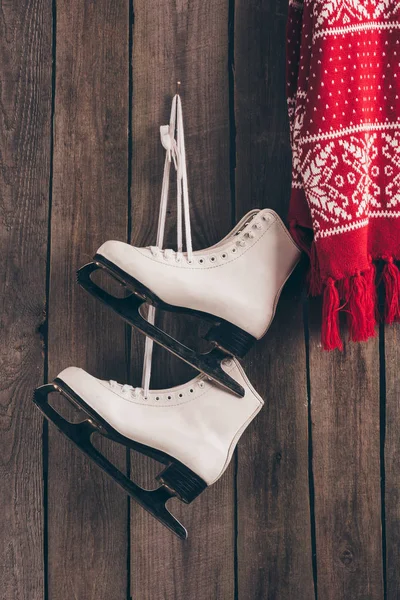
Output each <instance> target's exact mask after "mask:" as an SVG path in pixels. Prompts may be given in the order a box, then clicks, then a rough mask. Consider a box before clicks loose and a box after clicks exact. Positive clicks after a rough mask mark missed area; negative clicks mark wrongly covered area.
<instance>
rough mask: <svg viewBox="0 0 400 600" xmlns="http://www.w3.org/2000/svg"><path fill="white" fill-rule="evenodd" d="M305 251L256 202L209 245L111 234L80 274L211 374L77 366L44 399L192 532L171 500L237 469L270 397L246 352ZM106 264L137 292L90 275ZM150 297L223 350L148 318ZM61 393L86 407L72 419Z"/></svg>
mask: <svg viewBox="0 0 400 600" xmlns="http://www.w3.org/2000/svg"><path fill="white" fill-rule="evenodd" d="M299 258H300V251H299V249H298V248H297V246H296V245H295V244H294V242H293V240H292V238H291V237H290V235H289V233H288V231H287V230H286V228H285V226H284V225H283V223H282V221H281V220H280V218H279V217H278V215H277V214H276V213H275V212H273V211H272V210H268V209H265V210H253V211H251V212H249V213H248V214H247V215H246V216H245V217H244V218H243V219H242V220H241V221H240V222H239V223H238V225H237V226H236V227H235V228H234V229H233V230H232V231H231V232H230V233H229V234H228V235H227V236H226V237H225V238H224V239H223V240H222V241H220V242H219V243H218V244H216V245H214V246H212V247H210V248H206V249H204V250H201V251H196V252H193V251H192V250H191V248H190V249H189V251H188V252H181V251H179V252H175V251H173V250H170V249H167V250H161V249H160V247H147V248H137V247H134V246H131V245H129V244H126V243H123V242H118V241H108V242H106V243H105V244H103V245H102V246H101V247H100V248H99V250H98V251H97V253H96V255H95V257H94V262H92V263H90V264H88V265H86V266H85V267H83V268H82V269H80V271H79V272H78V282H79V283H80V284H81V285H82V286H83V287H84V288H85V289H86V290H88V291H89V292H90V293H91V294H93V295H94V296H95V297H97V298H98V299H100V300H101V301H103V302H104V303H106V304H107V305H109V306H110V307H112V308H113V309H114V310H115V312H116V313H118V314H119V315H120V316H121V317H122V318H124V319H125V320H126V321H127V322H128V323H130V324H131V325H133V326H134V327H136V328H137V329H138V330H140V331H142V332H143V333H144V334H145V335H146V336H148V338H151V339H153V340H154V341H156V342H157V343H159V344H161V345H162V346H164V347H165V348H167V349H168V350H169V351H171V352H173V353H174V354H176V355H177V356H179V357H180V358H181V359H183V360H184V361H186V362H187V363H189V364H190V365H192V366H193V367H194V368H195V369H197V370H198V371H199V372H200V373H199V375H198V376H197V377H196V378H195V379H193V380H191V381H189V382H188V383H187V384H185V385H181V386H177V387H174V388H170V389H164V390H155V391H153V390H146V389H142V388H140V389H139V388H133V387H132V386H130V385H120V384H118V383H116V382H114V381H101V380H99V379H96V378H95V377H92V376H91V375H89V374H88V373H87V372H85V371H84V370H82V369H79V368H77V367H69V368H67V369H65V370H64V371H62V372H61V373H60V374H59V375H58V377H57V378H56V379H55V380H54V382H53V383H51V384H48V385H44V386H42V387H40V388H38V389H37V390H36V392H35V397H34V401H35V403H36V405H37V406H38V407H39V408H40V410H41V411H42V412H43V413H44V415H45V416H46V417H47V418H48V419H49V420H51V421H52V422H53V423H54V424H55V425H56V426H57V427H58V428H59V429H60V431H61V432H62V433H64V434H65V435H66V436H67V437H68V438H70V439H71V440H72V441H73V442H75V443H76V444H77V445H78V446H79V448H80V449H81V450H82V451H83V452H84V453H85V454H86V455H88V456H89V457H90V458H92V459H93V460H94V461H95V462H96V463H97V464H98V465H99V466H100V467H101V468H103V469H104V470H105V471H106V472H107V473H108V474H109V475H111V476H112V477H113V478H114V479H115V480H116V481H117V483H119V484H120V485H121V486H122V488H123V489H124V490H126V492H127V493H129V494H130V495H131V496H132V497H133V498H134V499H135V500H136V501H137V502H138V503H139V504H141V505H142V506H143V507H144V508H145V509H146V510H148V511H149V512H150V513H152V514H153V515H154V516H155V517H156V518H158V519H159V520H160V521H161V522H162V523H163V524H164V525H166V526H167V527H169V528H170V529H171V530H172V531H173V532H175V533H176V534H177V535H178V536H179V537H181V538H185V537H186V535H187V532H186V530H185V528H184V527H183V526H182V525H181V524H180V523H179V522H178V521H177V520H176V519H175V518H174V517H173V516H172V515H171V513H170V512H169V511H168V510H167V508H166V506H165V504H166V502H167V500H168V499H169V498H171V497H173V496H177V497H178V498H179V499H180V500H182V501H183V502H186V503H190V502H192V500H194V499H195V498H196V497H197V496H198V495H199V494H200V493H201V492H202V491H203V490H204V489H205V488H206V487H207V486H209V485H211V484H213V483H214V482H215V481H217V480H218V479H219V478H220V477H221V475H222V474H223V472H224V471H225V469H226V468H227V466H228V464H229V462H230V459H231V457H232V454H233V452H234V449H235V447H236V444H237V442H238V440H239V438H240V436H241V434H242V433H243V431H244V430H245V429H246V427H247V426H248V425H249V423H250V422H251V421H252V419H253V418H254V417H255V416H256V415H257V413H258V412H259V411H260V409H261V407H262V405H263V400H262V399H261V397H260V396H259V395H258V393H257V392H256V391H255V390H254V388H253V387H252V385H251V383H250V382H249V380H248V378H247V377H246V375H245V372H244V370H243V368H242V366H241V365H240V363H239V361H238V360H237V357H243V356H244V355H245V354H246V352H247V351H248V350H249V349H250V347H251V346H252V344H253V343H254V342H255V341H256V340H258V339H260V338H261V337H262V336H263V335H264V334H265V333H266V331H267V330H268V328H269V326H270V324H271V321H272V319H273V317H274V313H275V308H276V304H277V301H278V299H279V296H280V293H281V290H282V288H283V286H284V284H285V282H286V280H287V279H288V277H289V275H290V274H291V272H292V271H293V269H294V267H295V266H296V264H297V262H298V260H299ZM97 269H102V270H105V271H107V272H108V273H109V274H111V275H112V276H113V277H114V278H115V279H117V280H118V281H119V282H120V283H121V284H122V285H123V286H125V287H126V288H127V289H128V290H129V293H130V295H129V296H127V297H124V298H122V299H121V298H116V297H114V296H113V295H111V294H109V293H108V292H106V291H105V290H104V289H102V288H100V287H98V286H97V285H96V284H95V283H94V282H93V280H92V279H91V274H92V272H94V271H95V270H97ZM145 303H150V304H151V305H153V306H158V307H161V308H162V309H164V310H168V311H174V312H178V313H179V312H182V313H191V314H195V315H197V316H198V317H200V318H202V319H205V320H207V321H208V322H210V324H211V327H210V330H209V332H208V334H207V336H206V339H208V340H209V341H210V342H211V343H212V346H213V348H212V349H211V351H210V352H208V353H206V354H198V353H196V352H195V351H194V350H192V349H190V348H188V347H187V346H184V345H183V344H182V343H180V342H178V341H177V340H175V339H174V338H172V337H170V336H169V335H168V334H167V333H165V332H164V331H162V330H161V329H159V328H157V327H156V326H155V325H154V324H153V323H152V320H151V319H150V320H146V318H144V317H143V316H142V315H141V313H140V309H141V307H142V305H143V304H145ZM54 391H58V392H60V393H61V394H63V395H64V396H65V397H67V398H68V399H69V400H70V401H71V402H72V403H73V404H74V405H76V406H77V407H78V408H79V409H80V410H82V411H83V412H84V413H85V415H86V416H85V419H84V420H83V421H82V422H80V423H78V424H73V423H70V422H68V421H66V420H65V419H64V418H63V417H61V415H60V414H59V413H57V412H56V411H55V410H54V408H53V407H52V406H51V405H50V404H49V403H48V395H49V394H50V393H51V392H54ZM94 432H99V433H100V434H102V435H105V436H107V437H108V438H110V439H112V440H114V441H117V442H120V443H122V444H124V445H126V446H127V447H129V448H132V449H133V450H136V451H138V452H141V453H143V454H146V455H148V456H150V457H152V458H154V459H156V460H158V461H160V462H162V463H164V464H165V465H166V467H165V469H164V470H163V471H162V472H161V473H160V474H159V475H158V477H157V479H158V480H159V481H160V486H159V487H158V488H157V489H155V490H144V489H142V488H140V487H139V486H138V485H136V484H135V483H134V482H133V481H131V480H130V479H129V478H128V477H126V475H124V474H123V473H121V472H120V471H119V470H118V469H117V468H116V467H115V466H114V465H112V464H111V463H110V462H109V461H108V460H107V459H106V458H105V457H104V456H103V455H102V454H100V453H99V452H98V451H97V450H96V449H95V448H94V446H93V445H92V443H91V436H92V434H93V433H94Z"/></svg>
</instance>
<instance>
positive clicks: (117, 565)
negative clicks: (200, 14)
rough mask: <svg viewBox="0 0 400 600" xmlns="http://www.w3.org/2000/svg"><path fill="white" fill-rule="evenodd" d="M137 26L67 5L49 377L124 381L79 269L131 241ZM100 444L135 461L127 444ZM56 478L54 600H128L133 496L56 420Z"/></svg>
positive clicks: (110, 319) (52, 483) (118, 8)
mask: <svg viewBox="0 0 400 600" xmlns="http://www.w3.org/2000/svg"><path fill="white" fill-rule="evenodd" d="M128 21H129V19H128V1H126V2H117V3H116V2H113V1H112V0H100V1H97V2H80V1H77V0H73V1H72V2H66V1H63V0H59V1H58V2H57V35H56V39H57V45H56V74H57V76H56V97H55V98H56V101H55V142H54V179H53V210H52V223H51V278H50V314H49V376H50V377H51V378H53V377H54V376H55V375H56V374H57V372H59V371H60V370H61V369H62V368H64V367H66V366H69V365H77V366H80V367H83V368H85V369H87V370H88V371H89V372H91V373H92V374H93V375H95V376H97V377H102V378H108V377H111V378H113V379H119V380H121V381H126V366H125V352H124V351H125V332H124V325H123V323H122V322H121V321H120V320H118V318H117V317H116V316H115V315H112V313H111V311H108V310H107V309H106V308H105V307H102V306H100V305H99V303H97V302H96V301H95V300H94V299H93V298H91V297H89V296H88V295H87V294H86V293H85V292H84V291H83V290H81V289H80V288H79V287H78V285H77V284H76V281H75V280H76V277H75V272H76V269H77V268H78V267H80V266H82V264H84V263H85V262H87V261H88V260H89V259H90V258H91V257H92V255H93V253H94V252H95V250H96V249H97V248H98V246H99V245H100V244H101V243H102V242H104V241H105V240H107V239H110V238H117V239H122V240H123V239H127V223H128V215H127V212H128V211H127V206H128V182H127V172H128V171H127V165H128V155H127V154H128V138H127V130H128V67H129V60H128V52H129V43H128V31H129V28H128ZM60 405H61V403H58V404H57V406H60ZM62 406H63V407H64V409H63V412H64V414H65V412H66V407H65V401H64V403H63V404H62ZM69 414H72V412H71V411H70V412H69ZM101 448H102V450H103V451H104V450H107V453H108V455H109V456H110V457H111V460H113V461H115V462H116V463H117V464H118V466H119V467H120V468H122V469H124V468H125V449H124V448H115V447H114V448H110V447H109V446H108V445H106V443H105V442H104V441H103V442H102V443H101ZM48 478H49V484H48V490H49V499H48V516H49V524H48V532H49V542H48V548H49V597H50V598H51V599H52V600H61V599H63V600H64V599H65V598H85V600H86V599H87V600H91V599H93V600H94V599H96V600H97V599H98V598H112V599H113V600H114V599H115V600H120V599H125V598H126V589H127V547H128V537H127V530H128V525H127V523H128V515H127V497H126V495H125V494H124V493H123V492H122V491H121V490H120V489H119V488H118V487H117V486H116V484H115V483H114V482H112V481H110V480H109V479H108V478H107V477H106V475H104V474H103V473H102V472H101V471H100V470H99V469H98V468H97V467H96V466H94V465H93V464H92V463H89V461H88V460H87V459H86V458H85V457H84V456H83V455H82V454H81V453H80V452H79V451H78V450H77V449H76V448H75V447H74V446H73V445H72V444H71V443H70V442H69V441H67V440H66V439H64V438H63V437H62V436H61V435H60V434H59V433H58V432H57V431H55V429H54V428H53V427H51V426H50V428H49V475H48Z"/></svg>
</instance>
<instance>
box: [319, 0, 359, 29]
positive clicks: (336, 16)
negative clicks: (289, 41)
mask: <svg viewBox="0 0 400 600" xmlns="http://www.w3.org/2000/svg"><path fill="white" fill-rule="evenodd" d="M308 1H309V2H310V0H308ZM313 5H314V8H313V12H314V18H315V19H316V23H317V25H319V26H321V25H323V24H328V25H334V24H336V23H338V22H340V23H343V24H347V23H350V20H351V18H353V19H358V20H361V19H363V18H367V19H368V18H369V16H370V15H369V12H368V10H367V8H366V6H365V2H362V1H361V0H328V1H327V0H313ZM325 22H327V23H325Z"/></svg>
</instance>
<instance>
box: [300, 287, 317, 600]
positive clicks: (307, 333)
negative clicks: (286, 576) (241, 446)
mask: <svg viewBox="0 0 400 600" xmlns="http://www.w3.org/2000/svg"><path fill="white" fill-rule="evenodd" d="M303 294H304V299H303V323H304V343H305V350H306V381H307V407H308V489H309V500H310V534H311V560H312V572H313V581H314V598H315V600H318V572H317V541H316V539H317V538H316V533H315V490H314V471H313V444H312V418H311V376H310V331H309V319H308V312H309V302H308V299H307V297H306V295H305V291H303Z"/></svg>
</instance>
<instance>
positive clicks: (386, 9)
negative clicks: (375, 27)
mask: <svg viewBox="0 0 400 600" xmlns="http://www.w3.org/2000/svg"><path fill="white" fill-rule="evenodd" d="M369 4H370V6H371V9H370V14H371V16H372V18H373V19H381V18H383V19H389V18H390V17H392V16H393V15H394V14H395V13H396V12H397V11H399V9H400V3H399V2H398V1H397V0H370V2H369Z"/></svg>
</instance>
